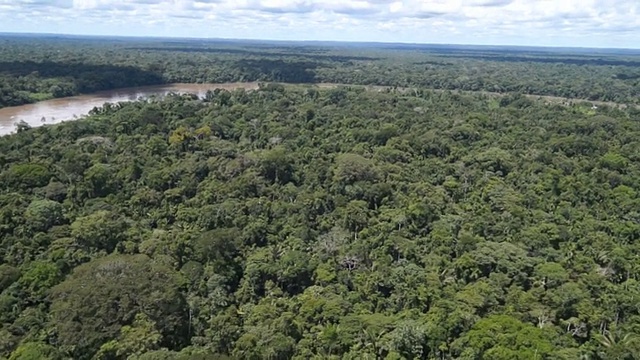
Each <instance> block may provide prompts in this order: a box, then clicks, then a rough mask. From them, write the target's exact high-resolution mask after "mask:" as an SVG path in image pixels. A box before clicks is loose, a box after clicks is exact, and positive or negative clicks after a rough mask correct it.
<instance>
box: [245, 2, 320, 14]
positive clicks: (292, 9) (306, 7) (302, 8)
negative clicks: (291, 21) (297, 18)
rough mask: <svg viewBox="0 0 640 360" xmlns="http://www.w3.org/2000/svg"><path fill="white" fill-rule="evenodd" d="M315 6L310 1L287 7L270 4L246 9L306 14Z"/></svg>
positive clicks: (314, 8)
mask: <svg viewBox="0 0 640 360" xmlns="http://www.w3.org/2000/svg"><path fill="white" fill-rule="evenodd" d="M316 9H317V8H316V6H315V5H313V4H311V3H304V4H297V5H296V6H287V7H272V6H264V5H257V6H253V7H252V8H251V9H246V10H255V11H260V12H265V13H270V14H307V13H312V12H314V11H316Z"/></svg>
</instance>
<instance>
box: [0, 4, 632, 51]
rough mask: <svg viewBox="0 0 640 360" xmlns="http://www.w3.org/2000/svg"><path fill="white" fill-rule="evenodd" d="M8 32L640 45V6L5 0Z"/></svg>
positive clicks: (3, 19) (2, 27) (1, 19)
mask: <svg viewBox="0 0 640 360" xmlns="http://www.w3.org/2000/svg"><path fill="white" fill-rule="evenodd" d="M0 32H45V33H64V34H82V35H131V36H179V37H204V38H243V39H270V40H273V39H277V40H339V41H383V42H415V43H449V44H495V45H534V46H536V45H540V46H580V47H622V48H639V47H640V0H322V1H320V0H119V1H118V0H0Z"/></svg>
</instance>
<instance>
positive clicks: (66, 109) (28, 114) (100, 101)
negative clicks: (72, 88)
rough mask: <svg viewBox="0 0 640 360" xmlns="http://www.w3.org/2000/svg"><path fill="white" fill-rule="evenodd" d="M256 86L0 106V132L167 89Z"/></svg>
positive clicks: (140, 91)
mask: <svg viewBox="0 0 640 360" xmlns="http://www.w3.org/2000/svg"><path fill="white" fill-rule="evenodd" d="M238 88H244V89H257V88H258V84H257V83H227V84H170V85H158V86H144V87H135V88H126V89H117V90H109V91H102V92H99V93H94V94H90V95H80V96H71V97H65V98H60V99H53V100H47V101H41V102H38V103H35V104H28V105H20V106H11V107H6V108H2V109H0V136H1V135H7V134H10V133H12V132H15V124H16V123H17V122H19V121H20V120H24V121H25V122H26V123H27V124H29V125H31V126H32V127H36V126H41V125H46V124H55V123H60V122H63V121H71V120H76V119H78V118H80V117H82V116H84V115H86V114H88V113H89V111H91V109H93V108H94V107H100V106H102V105H104V104H105V103H117V102H120V101H135V100H138V99H139V98H148V97H150V96H154V95H155V96H163V95H166V94H168V93H170V92H175V93H192V94H197V95H198V96H200V97H203V96H204V95H205V94H206V93H207V90H213V89H228V90H233V89H238Z"/></svg>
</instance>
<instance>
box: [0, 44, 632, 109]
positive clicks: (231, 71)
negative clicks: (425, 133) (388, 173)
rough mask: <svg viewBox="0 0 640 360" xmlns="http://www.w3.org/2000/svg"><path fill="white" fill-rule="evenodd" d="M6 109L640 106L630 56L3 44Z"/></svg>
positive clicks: (0, 94) (0, 96)
mask: <svg viewBox="0 0 640 360" xmlns="http://www.w3.org/2000/svg"><path fill="white" fill-rule="evenodd" d="M0 46H1V47H2V52H0V106H1V107H4V106H13V105H20V104H25V103H31V102H36V101H39V100H45V99H50V98H57V97H64V96H70V95H77V94H82V93H91V92H95V91H99V90H109V89H115V88H122V87H133V86H141V85H155V84H165V83H176V82H185V83H223V82H243V81H272V82H285V83H342V84H359V85H386V86H398V87H408V86H412V87H421V88H432V89H445V90H468V91H490V92H498V93H522V94H532V95H548V96H557V97H566V98H574V99H583V100H592V101H607V102H618V103H640V100H639V97H638V95H639V93H640V60H639V58H638V57H637V56H634V55H632V54H628V53H627V52H624V51H620V52H617V53H616V52H612V51H609V52H598V53H596V54H595V55H594V54H585V53H584V52H581V51H575V50H574V51H572V50H565V51H566V52H560V51H557V50H556V51H552V50H550V49H535V48H523V49H519V48H515V49H511V48H504V49H503V48H495V47H487V48H483V47H454V46H427V45H424V46H409V45H406V46H401V45H388V44H387V45H384V44H372V45H363V44H353V45H349V44H341V43H333V44H326V43H325V44H313V43H311V44H310V43H275V44H261V43H254V42H233V41H201V40H158V39H148V40H144V39H133V40H123V39H98V40H96V39H83V38H64V37H62V38H57V37H52V38H35V37H11V36H6V35H5V36H3V37H0Z"/></svg>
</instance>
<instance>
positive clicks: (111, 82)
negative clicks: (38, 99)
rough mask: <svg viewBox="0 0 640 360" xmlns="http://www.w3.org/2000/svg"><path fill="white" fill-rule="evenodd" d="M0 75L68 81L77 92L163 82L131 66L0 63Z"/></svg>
mask: <svg viewBox="0 0 640 360" xmlns="http://www.w3.org/2000/svg"><path fill="white" fill-rule="evenodd" d="M0 75H3V76H14V77H27V76H30V75H32V76H34V77H38V78H59V79H60V78H62V79H61V81H62V80H63V79H65V80H69V79H72V80H73V83H74V85H75V87H76V91H78V92H81V93H83V92H92V91H99V90H110V89H116V88H122V87H132V86H143V85H159V84H163V83H165V79H164V77H163V76H162V74H160V73H156V72H152V71H146V70H143V69H139V68H135V67H133V66H118V65H96V64H78V63H57V62H48V61H45V62H35V61H24V62H17V61H14V62H0Z"/></svg>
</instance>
